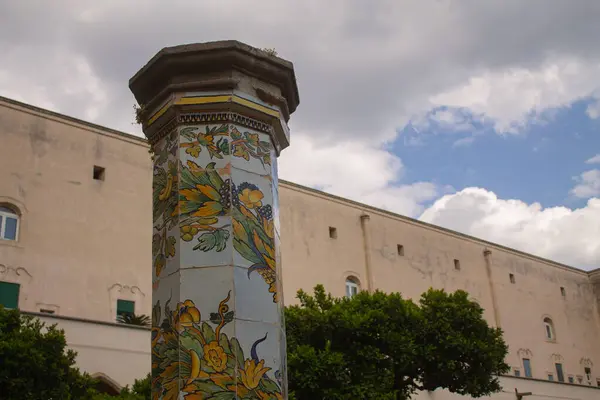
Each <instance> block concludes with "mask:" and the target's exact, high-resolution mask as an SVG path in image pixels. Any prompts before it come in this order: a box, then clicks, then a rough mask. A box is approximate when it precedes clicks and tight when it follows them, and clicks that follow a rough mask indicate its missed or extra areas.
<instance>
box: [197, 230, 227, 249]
mask: <svg viewBox="0 0 600 400" xmlns="http://www.w3.org/2000/svg"><path fill="white" fill-rule="evenodd" d="M227 239H229V231H228V230H226V229H217V230H216V231H212V232H205V233H203V234H202V235H200V237H199V238H198V244H197V245H196V246H194V250H202V251H210V250H213V249H215V251H223V250H224V249H225V247H227Z"/></svg>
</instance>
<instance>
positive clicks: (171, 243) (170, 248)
mask: <svg viewBox="0 0 600 400" xmlns="http://www.w3.org/2000/svg"><path fill="white" fill-rule="evenodd" d="M175 243H177V239H175V237H174V236H169V237H168V238H167V242H166V244H165V253H166V254H167V257H175Z"/></svg>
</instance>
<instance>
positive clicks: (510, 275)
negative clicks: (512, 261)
mask: <svg viewBox="0 0 600 400" xmlns="http://www.w3.org/2000/svg"><path fill="white" fill-rule="evenodd" d="M508 279H510V283H515V274H508Z"/></svg>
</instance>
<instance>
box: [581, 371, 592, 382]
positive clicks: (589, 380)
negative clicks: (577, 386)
mask: <svg viewBox="0 0 600 400" xmlns="http://www.w3.org/2000/svg"><path fill="white" fill-rule="evenodd" d="M583 370H584V371H585V378H586V379H587V381H588V382H591V381H592V369H591V368H590V367H585V368H584V369H583Z"/></svg>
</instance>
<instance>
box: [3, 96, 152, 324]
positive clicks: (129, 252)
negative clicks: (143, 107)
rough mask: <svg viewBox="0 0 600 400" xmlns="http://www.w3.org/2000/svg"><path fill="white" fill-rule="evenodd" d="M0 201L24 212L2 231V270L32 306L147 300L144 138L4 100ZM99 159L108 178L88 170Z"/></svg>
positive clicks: (100, 307)
mask: <svg viewBox="0 0 600 400" xmlns="http://www.w3.org/2000/svg"><path fill="white" fill-rule="evenodd" d="M0 143H1V145H0V202H9V203H12V204H15V205H16V206H18V207H19V208H20V210H21V213H22V218H21V225H20V229H19V240H18V242H17V243H16V244H15V243H13V242H8V241H0V264H2V265H3V266H4V267H3V268H0V279H2V280H11V281H17V282H19V283H21V286H22V290H21V297H20V299H19V305H20V307H21V308H23V309H25V310H29V311H39V309H40V308H46V309H56V312H57V313H58V314H61V315H67V316H79V317H85V318H90V319H98V320H104V321H110V320H112V321H114V318H115V317H114V315H115V311H114V310H115V307H116V299H117V298H123V299H128V300H135V301H136V307H137V310H136V311H137V312H140V313H142V312H144V313H148V310H149V309H150V305H151V290H150V276H149V274H147V273H146V271H149V268H150V267H149V266H150V265H151V254H150V240H151V233H152V230H151V208H152V204H151V201H152V200H151V197H150V182H151V179H152V170H151V167H150V160H149V156H148V149H147V146H146V144H145V143H143V142H142V141H140V140H138V139H135V138H133V139H130V138H126V137H123V136H120V135H117V134H115V133H110V132H107V131H106V130H104V131H101V130H97V129H93V128H90V127H86V126H84V125H81V124H77V123H70V122H69V121H65V120H62V121H57V120H56V119H54V118H49V117H40V116H39V114H37V115H36V113H33V112H30V111H29V110H27V109H25V108H21V107H18V106H14V105H6V104H4V105H2V106H0ZM94 165H97V166H102V167H105V168H106V171H105V174H106V179H105V180H104V181H97V180H93V179H92V174H93V173H92V172H93V167H94Z"/></svg>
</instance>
